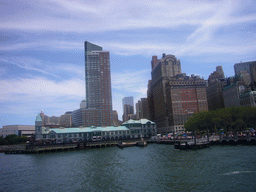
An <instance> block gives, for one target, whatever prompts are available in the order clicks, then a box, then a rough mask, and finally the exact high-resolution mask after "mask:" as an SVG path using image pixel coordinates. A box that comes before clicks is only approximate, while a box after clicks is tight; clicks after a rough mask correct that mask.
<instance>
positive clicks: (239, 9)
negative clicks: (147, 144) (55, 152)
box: [0, 0, 256, 127]
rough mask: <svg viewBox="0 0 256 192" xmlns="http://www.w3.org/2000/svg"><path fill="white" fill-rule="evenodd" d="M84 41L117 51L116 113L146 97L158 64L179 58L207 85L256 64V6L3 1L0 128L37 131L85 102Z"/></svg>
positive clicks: (250, 0)
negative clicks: (165, 57) (42, 121)
mask: <svg viewBox="0 0 256 192" xmlns="http://www.w3.org/2000/svg"><path fill="white" fill-rule="evenodd" d="M84 41H89V42H91V43H94V44H97V45H99V46H101V47H103V50H104V51H109V52H110V66H111V81H112V97H113V98H112V99H113V110H117V111H118V114H119V119H121V116H122V113H123V112H122V98H123V97H127V96H133V97H134V103H136V102H137V101H138V100H139V99H140V98H143V97H146V96H147V84H148V80H150V79H151V58H152V56H153V55H157V56H158V58H161V57H162V54H163V53H166V54H172V55H175V56H176V58H177V59H179V60H180V62H181V69H182V72H183V73H186V74H187V75H191V74H196V75H199V76H200V77H203V78H204V79H208V77H209V75H210V74H211V73H212V72H213V71H215V70H216V66H219V65H221V66H222V67H223V70H224V73H225V76H227V77H230V76H233V75H234V64H235V63H239V62H241V61H253V60H256V1H255V0H233V1H228V0H216V1H214V0H209V1H208V0H179V1H169V0H159V1H156V0H147V1H145V0H141V1H134V0H130V1H126V0H93V1H91V0H36V1H31V0H16V1H9V0H2V1H0V127H2V126H3V125H14V124H21V125H33V124H34V122H35V118H36V115H37V114H38V113H40V112H41V110H43V112H44V114H46V115H48V116H60V115H62V114H64V113H65V112H66V111H73V110H76V109H78V108H79V105H80V102H81V101H82V100H83V99H85V73H84V70H85V69H84V67H85V64H84V62H85V61H84Z"/></svg>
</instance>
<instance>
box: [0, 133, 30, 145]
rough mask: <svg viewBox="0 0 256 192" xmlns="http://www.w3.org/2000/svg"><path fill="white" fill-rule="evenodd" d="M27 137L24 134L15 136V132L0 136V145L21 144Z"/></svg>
mask: <svg viewBox="0 0 256 192" xmlns="http://www.w3.org/2000/svg"><path fill="white" fill-rule="evenodd" d="M27 141H28V138H27V137H26V136H21V137H20V136H17V135H15V134H12V135H8V136H6V137H5V138H3V137H0V145H13V144H21V143H26V142H27Z"/></svg>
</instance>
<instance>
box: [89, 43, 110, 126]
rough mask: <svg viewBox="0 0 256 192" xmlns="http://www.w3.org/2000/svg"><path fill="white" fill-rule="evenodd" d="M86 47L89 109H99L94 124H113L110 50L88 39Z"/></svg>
mask: <svg viewBox="0 0 256 192" xmlns="http://www.w3.org/2000/svg"><path fill="white" fill-rule="evenodd" d="M84 47H85V81H86V104H87V109H88V110H90V109H92V111H93V113H94V112H95V110H96V111H97V113H96V118H95V119H96V121H95V122H94V123H93V124H94V126H103V127H104V126H110V125H113V110H112V91H111V76H110V61H109V52H108V51H102V47H100V46H98V45H94V44H92V43H89V42H87V41H86V42H85V43H84ZM89 114H90V113H89Z"/></svg>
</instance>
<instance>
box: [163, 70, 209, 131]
mask: <svg viewBox="0 0 256 192" xmlns="http://www.w3.org/2000/svg"><path fill="white" fill-rule="evenodd" d="M165 89H166V110H167V115H168V121H169V125H170V130H167V131H166V132H169V131H174V132H175V133H179V132H184V131H185V129H184V124H185V123H186V122H187V120H188V119H189V118H190V117H192V116H193V115H194V114H195V113H199V112H202V111H208V104H207V96H206V84H205V81H204V79H201V78H200V77H199V76H191V77H189V76H186V75H183V74H180V75H177V76H176V77H171V78H169V79H168V81H167V82H166V85H165Z"/></svg>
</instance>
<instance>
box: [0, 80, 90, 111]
mask: <svg viewBox="0 0 256 192" xmlns="http://www.w3.org/2000/svg"><path fill="white" fill-rule="evenodd" d="M84 94H85V87H84V81H82V80H80V79H71V80H66V81H62V82H55V81H52V80H48V79H45V78H39V77H35V78H33V79H28V78H27V79H11V80H10V79H9V80H0V103H1V105H5V106H6V108H1V109H0V113H13V114H16V113H24V111H23V110H22V111H21V110H17V109H19V108H20V107H24V106H26V107H25V108H26V109H29V108H30V110H27V111H31V110H40V109H41V108H42V107H43V108H48V109H49V110H57V109H58V108H61V109H63V106H68V105H70V103H74V101H77V100H82V99H83V98H84V97H85V96H84ZM62 105H63V106H62ZM57 106H58V107H57ZM77 106H79V103H77ZM56 107H57V109H56ZM38 108H40V109H38ZM75 108H76V107H74V109H75ZM77 108H78V107H77ZM68 109H70V107H69V108H66V109H65V111H66V110H68ZM65 111H63V113H64V112H65ZM25 113H26V112H25Z"/></svg>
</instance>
